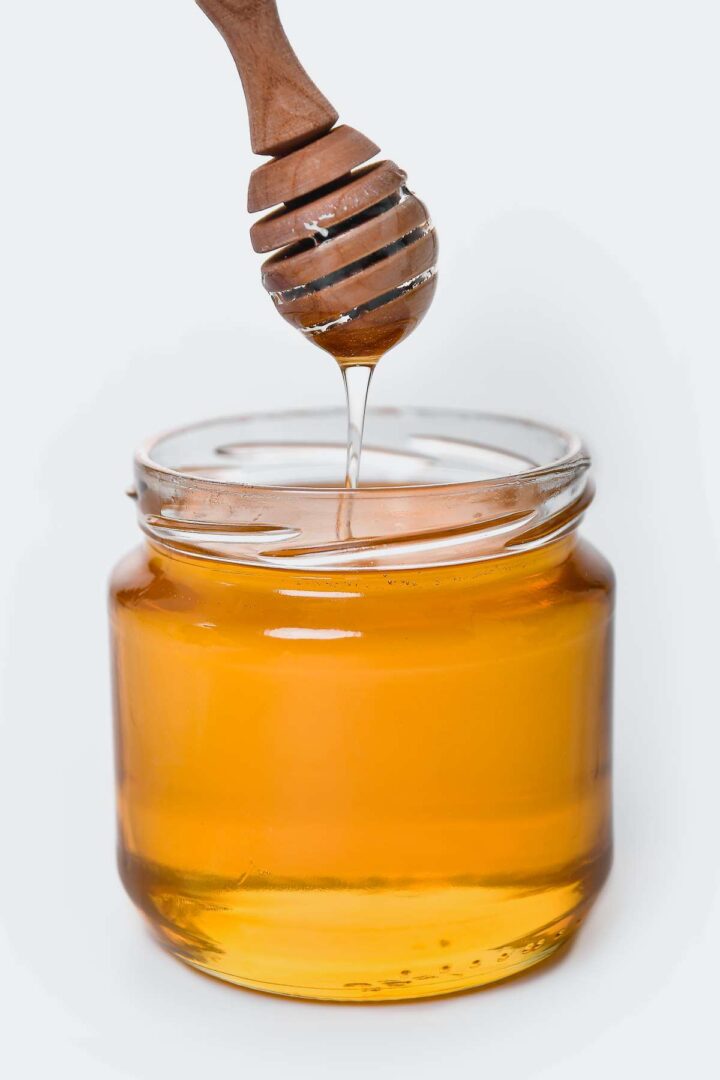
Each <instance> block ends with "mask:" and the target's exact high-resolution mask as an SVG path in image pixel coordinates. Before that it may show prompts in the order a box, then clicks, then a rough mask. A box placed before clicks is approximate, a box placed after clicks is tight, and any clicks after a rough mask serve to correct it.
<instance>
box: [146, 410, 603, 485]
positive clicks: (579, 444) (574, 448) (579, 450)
mask: <svg viewBox="0 0 720 1080" xmlns="http://www.w3.org/2000/svg"><path fill="white" fill-rule="evenodd" d="M318 416H324V417H330V416H336V417H339V418H341V419H344V418H345V416H346V412H345V410H344V409H341V408H337V407H328V408H298V409H282V410H275V409H268V410H262V411H259V412H253V413H238V414H229V415H227V416H222V417H215V418H213V419H211V420H199V421H195V422H193V423H190V424H183V425H181V426H179V427H175V428H168V429H166V430H165V431H162V432H160V433H158V434H156V435H153V436H150V437H149V438H147V439H145V440H143V442H142V443H141V444H140V446H139V447H138V449H137V451H136V453H135V464H136V467H139V468H142V469H150V470H152V471H153V472H155V473H158V474H164V475H166V476H167V477H174V478H178V479H192V480H193V481H194V482H196V483H198V482H199V483H207V484H211V485H213V486H218V485H227V484H230V485H232V486H233V487H239V488H243V489H256V490H258V491H264V492H266V493H268V494H271V493H274V494H278V495H280V494H283V493H288V494H289V493H291V492H292V493H293V494H294V495H297V494H307V495H310V494H311V495H313V496H320V497H328V498H337V495H338V494H339V493H340V492H342V494H343V495H344V496H345V497H349V498H352V499H356V500H357V499H363V498H365V497H367V496H369V495H377V493H378V492H379V491H382V492H383V493H387V494H390V493H392V492H393V491H403V492H407V491H409V490H412V491H415V492H417V493H418V494H421V493H422V492H423V491H424V490H426V489H429V488H432V489H433V490H436V489H438V488H450V489H454V490H458V489H460V488H474V487H476V486H477V487H480V488H482V487H483V486H491V485H492V486H497V485H498V484H500V483H503V482H508V483H512V484H518V483H522V482H523V481H524V480H532V479H535V478H537V477H539V476H548V475H552V474H554V473H562V472H565V471H567V470H568V469H573V470H574V469H578V468H580V469H588V468H590V467H591V465H592V460H591V457H590V454H589V452H588V450H587V448H586V447H585V445H584V443H583V441H582V439H581V438H580V436H579V435H577V434H575V433H574V432H572V431H570V430H568V429H566V428H561V427H558V426H556V425H554V424H548V423H545V422H544V421H539V420H533V419H531V418H529V417H521V416H515V415H513V414H511V413H495V412H485V411H476V410H473V409H458V408H434V407H430V406H414V405H413V406H407V407H406V406H374V407H369V408H368V410H367V417H368V421H369V420H370V419H371V418H373V417H386V418H391V419H392V418H395V417H398V416H417V417H419V418H421V419H422V418H425V417H429V418H436V417H441V416H442V417H446V418H448V419H451V418H456V419H462V420H469V421H472V422H476V421H483V420H491V421H501V422H506V423H509V424H513V425H517V426H518V427H524V428H528V429H533V430H535V431H542V432H544V433H546V434H548V435H550V436H552V437H554V438H557V439H558V440H561V441H562V442H563V443H564V444H565V446H566V450H565V452H564V453H562V454H561V455H560V456H558V457H557V458H554V459H553V460H552V461H549V462H546V463H544V464H541V465H535V466H533V467H532V468H529V469H523V470H521V471H518V472H512V473H508V474H507V475H506V476H497V477H482V478H480V479H475V480H450V481H445V482H438V483H430V484H422V483H398V484H388V483H384V484H378V485H374V484H372V483H369V484H366V483H361V486H360V487H358V488H355V489H353V490H348V489H347V488H346V487H344V486H343V485H342V484H337V485H336V486H328V485H322V486H320V485H317V486H316V485H312V484H306V485H304V484H286V485H283V484H257V483H246V482H240V481H234V480H228V479H221V478H217V477H213V476H200V475H196V474H194V473H193V472H189V471H186V470H185V469H179V468H173V467H172V466H168V465H164V464H162V463H161V462H159V461H156V460H155V459H154V458H153V451H154V450H155V449H156V448H157V447H158V446H159V445H160V444H161V443H163V442H165V441H166V440H167V439H169V438H174V437H176V436H182V435H185V434H189V433H191V432H194V431H201V430H203V429H207V428H208V426H209V425H214V424H245V423H248V422H253V423H254V422H256V421H257V422H261V423H262V422H265V421H279V420H303V419H307V420H311V419H312V418H314V417H318Z"/></svg>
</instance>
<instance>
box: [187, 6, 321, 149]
mask: <svg viewBox="0 0 720 1080" xmlns="http://www.w3.org/2000/svg"><path fill="white" fill-rule="evenodd" d="M197 3H198V5H199V6H200V7H201V8H202V10H203V11H204V12H205V14H206V15H207V16H208V18H209V19H211V21H212V22H213V23H214V24H215V26H216V27H217V28H218V30H219V31H220V33H221V34H222V36H223V37H224V38H225V41H226V42H227V44H228V48H229V49H230V52H231V53H232V55H233V58H234V60H235V63H236V64H237V69H238V71H239V72H240V78H241V79H242V84H243V89H244V91H245V98H246V100H247V107H248V114H249V117H250V141H251V143H252V148H253V151H254V152H255V153H256V154H272V155H277V154H286V153H288V151H290V150H293V149H295V148H296V147H298V146H303V145H305V144H306V143H309V142H310V141H311V140H313V139H316V138H317V137H318V136H319V135H323V134H324V133H325V132H326V131H329V130H330V128H331V127H333V125H334V124H335V123H336V122H337V119H338V114H337V112H336V111H335V109H334V108H333V106H332V105H331V104H330V102H329V101H328V100H327V98H326V97H325V96H324V95H323V94H321V93H320V91H319V90H318V88H317V86H316V85H315V83H314V82H313V81H312V80H311V79H310V77H309V75H308V74H307V72H306V71H305V69H304V68H303V66H302V64H301V63H300V61H299V60H298V58H297V56H296V55H295V53H294V51H293V48H292V46H291V44H290V42H289V41H288V39H287V37H286V35H285V31H284V30H283V27H282V23H281V22H280V16H279V15H278V10H277V5H276V3H275V0H197Z"/></svg>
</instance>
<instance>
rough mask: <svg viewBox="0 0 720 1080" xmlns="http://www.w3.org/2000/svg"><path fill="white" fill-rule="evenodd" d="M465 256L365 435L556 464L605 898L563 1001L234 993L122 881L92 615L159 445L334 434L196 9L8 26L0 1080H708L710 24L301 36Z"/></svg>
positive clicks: (215, 46)
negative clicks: (417, 433) (453, 422)
mask: <svg viewBox="0 0 720 1080" xmlns="http://www.w3.org/2000/svg"><path fill="white" fill-rule="evenodd" d="M280 7H281V11H282V14H283V16H284V17H285V21H286V25H287V28H288V32H289V34H290V36H291V38H292V39H293V40H294V41H295V42H296V44H297V49H298V52H299V54H300V55H301V57H302V58H303V59H304V60H305V62H306V64H307V66H308V67H309V68H310V70H311V72H312V74H313V76H314V77H315V79H316V80H317V81H318V83H319V84H320V85H321V86H322V87H323V89H324V90H325V91H326V93H327V94H328V96H329V97H330V98H331V100H333V102H334V103H335V104H336V105H337V106H338V107H339V108H340V111H341V114H342V116H343V119H345V120H346V121H347V122H349V123H351V124H353V125H355V126H357V127H359V128H360V129H361V130H363V131H366V132H367V133H368V134H369V135H371V136H372V137H373V138H374V139H375V140H376V141H377V142H378V143H380V144H381V145H382V147H383V150H384V152H385V153H386V154H387V155H388V156H390V157H393V158H394V159H395V160H397V161H398V162H399V163H401V164H402V165H403V167H405V168H406V169H407V170H408V172H409V174H410V184H411V186H412V187H413V188H414V190H416V191H417V192H418V194H419V195H420V196H421V197H422V198H423V199H424V200H425V201H427V203H428V205H429V207H430V208H431V211H432V214H433V217H434V219H435V222H436V224H437V226H438V229H439V233H440V236H441V243H442V263H441V269H442V278H441V288H440V291H439V294H438V298H437V300H436V303H435V306H434V308H433V310H432V312H431V314H430V316H429V317H428V319H427V321H426V323H425V325H424V327H423V328H422V329H421V331H419V332H418V333H417V334H416V335H415V336H414V337H413V338H412V339H411V340H410V342H409V343H407V344H405V345H404V346H403V347H402V348H401V349H399V350H398V352H397V353H396V354H393V355H392V356H391V357H390V358H388V359H387V360H386V361H385V362H384V363H383V364H382V365H381V367H380V370H379V373H378V375H377V380H376V383H375V386H374V400H375V402H376V403H424V404H427V403H440V404H448V405H458V404H459V405H462V406H465V407H477V408H489V409H497V410H500V411H511V412H516V413H519V414H524V415H530V416H535V417H538V418H542V419H546V420H550V421H554V422H557V423H559V424H561V425H566V426H571V427H574V428H576V429H578V430H579V431H581V432H582V433H583V435H585V436H586V438H587V440H588V442H589V443H590V445H591V447H592V448H593V450H594V453H595V456H596V460H597V481H598V488H599V493H598V498H597V501H596V504H595V507H594V509H593V511H592V512H591V514H590V515H589V518H588V521H587V526H586V530H587V533H588V535H589V536H590V537H591V538H593V539H594V540H595V541H596V542H597V544H598V545H599V546H600V547H601V548H602V549H603V550H604V552H605V553H606V554H607V555H608V556H609V557H610V559H611V560H612V562H613V563H614V565H615V567H616V569H617V572H618V579H619V615H618V618H619V622H618V640H617V650H618V652H617V660H618V663H617V690H616V700H617V734H616V742H615V746H616V810H617V815H616V825H617V857H616V863H615V868H614V871H613V875H612V877H611V880H610V882H609V884H608V886H607V887H606V889H605V892H604V893H603V896H602V899H601V901H600V902H599V904H598V905H597V907H596V909H595V912H594V914H593V916H592V918H591V919H590V920H589V922H588V924H587V926H586V928H585V929H584V931H583V933H582V935H581V937H580V939H579V941H578V944H577V947H576V948H575V949H574V950H573V951H572V952H571V953H570V954H569V956H568V957H567V958H566V959H565V960H564V961H563V962H562V963H560V964H558V965H556V966H554V967H551V968H549V969H548V970H546V971H545V972H542V973H540V974H537V975H535V976H532V977H529V978H527V979H525V980H524V981H517V982H514V983H512V984H510V985H507V986H504V987H499V988H496V989H493V990H490V991H485V992H481V993H477V994H473V995H469V996H464V997H460V998H455V999H445V1000H440V1001H437V1002H434V1003H425V1004H421V1005H404V1006H390V1007H377V1006H376V1007H360V1008H356V1007H347V1006H346V1007H338V1006H319V1005H307V1004H301V1003H294V1002H289V1001H282V1000H274V999H271V998H266V997H263V996H260V995H256V994H251V993H247V992H243V991H237V990H233V989H231V988H228V987H225V986H223V985H221V984H215V983H213V982H212V981H210V980H208V979H204V978H202V977H200V976H196V975H194V974H193V973H192V972H190V971H188V970H186V969H184V968H183V967H182V966H181V965H178V964H177V963H175V962H174V961H172V960H171V959H169V958H168V957H166V956H165V955H164V954H162V953H161V952H160V951H159V950H158V949H157V948H155V947H154V946H153V945H152V944H151V942H150V940H149V939H148V937H147V936H146V934H145V931H144V930H143V929H142V927H141V925H140V921H139V919H138V918H137V917H136V915H135V913H134V911H133V910H132V909H131V906H130V903H129V901H127V900H126V899H125V897H124V895H123V894H122V892H121V889H120V886H119V884H118V882H117V880H116V875H115V869H114V851H113V846H114V821H113V805H112V769H111V737H110V708H109V690H108V674H107V668H108V664H107V647H106V618H105V610H104V603H105V601H104V590H105V580H106V577H107V574H108V571H109V569H110V567H111V565H112V564H113V562H114V561H115V560H116V559H117V557H118V556H120V555H121V554H122V553H123V551H124V550H126V549H127V548H128V547H130V546H131V544H133V543H134V542H135V539H136V527H135V524H134V520H133V512H132V507H131V504H130V503H129V502H128V501H127V500H126V499H125V498H124V497H123V489H124V487H125V486H126V484H127V483H128V482H129V480H130V477H131V453H132V450H133V448H134V446H135V444H136V443H137V442H138V441H139V440H140V439H141V438H142V437H144V436H146V435H148V434H150V433H152V432H154V431H156V430H159V429H162V428H164V427H167V426H171V425H175V424H179V423H183V422H185V421H191V420H194V419H201V418H203V417H206V416H210V415H213V414H216V413H227V412H231V411H235V410H237V411H243V410H248V409H252V408H256V407H270V406H300V405H307V404H312V403H338V402H340V400H341V388H340V382H339V378H338V376H337V373H336V371H335V370H334V369H333V366H332V362H331V361H330V360H329V359H328V358H326V357H325V356H324V355H323V354H322V353H321V352H319V351H317V350H314V349H312V348H311V347H310V346H309V345H307V344H306V343H304V342H303V341H302V340H301V339H300V337H299V335H296V334H295V333H294V332H293V331H292V330H291V329H290V328H289V327H287V326H286V325H285V324H284V323H282V322H281V320H279V319H278V318H277V316H276V315H275V314H274V312H273V310H272V305H271V303H270V301H269V300H268V299H267V297H266V296H265V295H264V294H263V292H262V289H261V286H260V282H259V275H258V264H259V260H258V259H257V258H256V257H255V256H254V255H253V254H252V253H251V251H250V247H249V243H248V240H247V227H248V220H247V218H246V214H245V210H244V202H245V189H246V182H247V176H248V172H249V170H250V169H251V167H252V166H253V165H254V164H255V162H253V160H252V158H251V155H250V152H249V149H248V140H247V131H246V125H245V119H244V112H243V105H242V100H241V96H240V90H239V86H238V83H237V77H236V74H235V71H234V68H233V66H232V63H231V61H230V59H229V56H228V55H227V53H226V52H225V51H224V46H223V45H222V42H221V41H220V39H219V38H218V36H217V34H216V32H215V31H214V30H213V28H212V27H211V26H210V25H209V23H207V22H206V21H205V19H204V17H203V16H202V14H201V13H200V12H199V11H198V10H197V9H196V8H195V6H194V4H193V3H192V2H191V0H122V3H120V2H117V0H116V2H115V3H111V2H109V0H103V2H99V0H62V2H59V0H32V2H30V0H26V2H24V3H22V2H16V3H13V4H10V3H7V4H5V5H3V13H2V16H1V18H2V26H1V27H0V81H1V85H0V100H1V101H2V112H3V118H2V149H3V156H4V165H3V170H2V174H1V175H0V184H1V185H2V189H3V191H2V199H1V201H0V215H1V218H2V221H1V226H2V246H1V250H0V260H1V261H2V282H1V283H0V306H1V307H2V323H1V329H0V333H1V334H2V363H3V375H2V384H1V385H2V391H1V392H2V420H1V423H0V437H1V438H2V443H3V445H2V458H1V459H0V460H1V462H2V472H1V474H0V490H1V491H2V504H1V505H2V512H3V520H2V529H1V543H2V546H3V554H2V560H1V561H0V570H1V572H2V600H1V603H2V607H1V618H2V626H1V629H0V633H1V634H2V650H3V652H2V657H3V667H2V693H3V701H2V714H1V722H2V758H1V761H0V828H1V829H2V840H1V850H2V860H3V865H2V884H1V886H0V924H1V925H2V933H1V934H0V942H1V944H0V984H1V985H0V994H2V996H3V998H4V1000H3V1002H2V1015H3V1019H4V1021H5V1025H4V1026H5V1028H6V1030H5V1032H4V1034H3V1037H2V1041H1V1042H0V1064H2V1065H4V1066H6V1067H7V1068H6V1075H8V1076H10V1077H12V1078H13V1080H15V1078H20V1080H22V1078H25V1077H32V1078H35V1077H45V1076H48V1077H50V1076H52V1077H57V1076H64V1075H68V1076H72V1077H74V1078H78V1080H82V1078H84V1077H92V1078H93V1080H95V1078H98V1080H104V1078H105V1077H138V1078H146V1077H147V1078H150V1077H153V1078H155V1077H166V1076H167V1077H169V1076H173V1077H179V1078H180V1077H195V1076H201V1075H202V1076H212V1075H213V1074H215V1073H217V1074H218V1075H219V1074H220V1073H222V1074H223V1075H232V1076H255V1075H262V1076H266V1077H267V1076H269V1077H273V1078H274V1077H284V1076H288V1077H290V1076H292V1077H331V1076H332V1077H335V1076H345V1075H347V1076H359V1075H360V1074H365V1075H372V1076H374V1077H381V1078H384V1077H398V1076H400V1077H403V1076H410V1075H416V1076H418V1077H437V1076H447V1075H450V1074H451V1073H452V1074H454V1075H462V1074H463V1073H465V1074H466V1075H488V1076H493V1077H497V1078H526V1077H542V1078H546V1077H547V1078H553V1080H561V1078H571V1077H572V1078H573V1080H574V1078H576V1077H578V1076H582V1077H584V1078H594V1077H605V1076H606V1075H608V1074H610V1073H611V1072H612V1074H614V1075H620V1076H631V1075H635V1074H639V1075H643V1076H651V1075H662V1074H664V1073H665V1072H667V1073H668V1074H669V1075H678V1074H682V1075H689V1076H693V1077H705V1076H710V1075H714V1070H715V1068H716V1067H717V1051H716V1038H715V1027H716V1007H717V1001H716V1000H715V1001H713V998H714V997H715V995H716V992H717V983H716V970H715V969H716V966H717V964H718V961H719V960H720V955H719V949H718V941H720V928H719V927H718V923H717V919H718V909H719V904H718V869H719V866H718V839H717V836H718V820H719V815H720V798H719V787H720V785H719V784H718V755H719V754H720V739H719V737H718V720H719V719H720V717H719V715H718V694H717V665H718V655H717V654H718V616H717V612H718V603H719V602H720V595H719V592H718V547H717V542H718V531H719V529H718V526H719V522H718V503H719V502H720V500H719V499H718V495H719V494H720V491H719V490H718V482H717V465H716V457H717V451H716V442H717V395H718V365H719V363H720V319H719V317H718V298H719V297H720V210H719V208H718V207H719V198H720V162H719V159H718V104H719V102H720V68H719V66H718V59H717V57H718V52H717V50H718V41H719V40H720V13H719V9H718V6H717V4H716V3H715V0H706V2H700V0H682V2H680V0H677V2H664V0H604V2H603V3H599V2H592V0H584V2H578V0H502V2H500V0H494V2H489V0H478V2H473V3H470V2H469V0H446V2H445V3H442V4H436V3H431V2H429V0H426V2H422V0H392V2H390V0H364V3H362V4H355V3H351V2H350V0H302V2H298V0H284V2H281V4H280Z"/></svg>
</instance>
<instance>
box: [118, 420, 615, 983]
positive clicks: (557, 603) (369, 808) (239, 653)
mask: <svg viewBox="0 0 720 1080" xmlns="http://www.w3.org/2000/svg"><path fill="white" fill-rule="evenodd" d="M344 453H345V443H344V416H343V414H342V413H341V412H340V411H338V412H332V411H331V412H316V413H311V412H303V413H289V414H282V415H281V414H277V415H265V416H257V417H243V418H236V419H228V420H217V421H212V422H209V423H206V424H201V425H198V426H195V427H191V428H186V429H183V430H180V431H176V432H173V433H171V434H168V435H165V436H163V437H161V438H159V439H156V440H154V441H153V442H151V443H150V444H148V445H147V446H146V447H145V448H144V449H142V450H141V451H140V453H139V454H138V456H137V459H136V489H135V491H134V492H133V494H134V495H135V497H136V499H137V504H138V508H139V518H140V524H141V526H142V529H143V531H144V533H145V536H146V542H145V543H144V544H143V546H142V547H140V548H139V549H138V550H137V551H135V552H133V553H132V554H131V555H129V556H128V557H127V558H126V559H125V560H123V561H122V562H121V563H120V565H119V567H118V568H117V569H116V571H115V574H114V577H113V581H112V588H111V618H112V628H113V642H114V672H115V691H116V730H117V784H118V806H119V831H120V840H119V863H120V871H121V875H122V879H123V882H124V884H125V887H126V889H127V891H128V893H129V894H130V896H131V897H132V899H133V900H134V902H135V903H136V905H137V906H138V907H139V909H140V910H141V911H142V912H143V913H144V915H145V916H146V917H147V918H148V920H149V922H150V924H151V926H152V927H153V929H154V931H155V933H156V934H157V936H158V937H159V939H160V941H161V942H162V943H163V944H164V945H165V946H166V948H168V949H169V950H170V951H171V952H172V953H173V954H174V955H176V956H178V957H180V958H181V959H182V960H185V961H186V962H188V963H189V964H192V965H194V966H195V967H197V968H200V969H201V970H203V971H205V972H207V973H209V974H212V975H216V976H219V977H221V978H223V979H227V980H229V981H231V982H235V983H240V984H242V985H245V986H249V987H253V988H255V989H259V990H267V991H272V992H275V993H281V994H289V995H295V996H302V997H307V998H319V999H328V1000H349V1001H357V1000H362V1001H366V1000H374V1001H377V1000H386V999H393V998H413V997H425V996H430V995H434V994H442V993H449V992H452V991H456V990H462V989H466V988H469V987H474V986H479V985H481V984H484V983H490V982H494V981H496V980H498V979H502V978H505V977H507V976H509V975H512V974H515V973H517V972H519V971H521V970H522V969H523V968H527V967H529V966H530V965H532V964H535V963H537V962H538V961H540V960H543V959H545V958H546V957H549V956H550V955H551V954H552V953H554V952H555V951H556V950H557V949H558V948H559V947H561V946H562V945H564V943H566V942H567V941H568V940H569V939H570V938H571V937H572V935H573V934H574V933H575V931H576V929H577V927H578V926H579V925H580V922H581V920H582V919H583V917H584V915H585V913H586V912H587V910H588V908H589V906H590V904H591V903H592V901H593V899H594V898H595V896H596V895H597V893H598V890H599V889H600V886H601V885H602V882H603V880H604V879H605V877H606V875H607V872H608V868H609V865H610V857H611V806H610V798H611V794H610V706H611V702H610V692H611V651H612V646H611V626H612V609H613V578H612V572H611V570H610V568H609V566H608V564H607V563H606V562H605V560H604V559H603V558H602V557H601V556H600V555H598V553H597V552H596V551H594V550H593V548H592V547H590V546H589V545H588V544H587V543H586V542H585V541H583V540H581V539H580V538H579V536H578V532H577V526H578V524H579V522H580V520H581V517H582V515H583V512H584V510H585V509H586V507H587V506H588V504H589V502H590V500H591V498H592V487H591V484H590V482H589V474H588V470H589V466H590V461H589V458H588V456H587V454H586V453H585V451H584V450H583V447H582V445H581V444H580V443H579V441H578V440H577V439H576V438H574V437H572V436H570V435H567V434H564V433H563V432H560V431H556V430H554V429H551V428H548V427H544V426H542V425H540V424H534V423H530V422H526V421H521V420H515V419H511V418H506V417H495V416H490V415H474V414H470V413H459V412H444V411H437V410H411V411H400V410H392V409H385V410H382V409H381V410H376V411H372V410H371V412H370V413H369V417H368V424H367V436H366V449H365V453H364V458H363V477H364V486H363V487H361V488H360V489H359V490H357V491H346V490H344V489H342V488H341V487H339V486H338V483H337V478H338V477H339V476H341V475H342V469H343V463H344Z"/></svg>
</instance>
